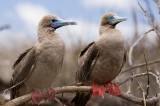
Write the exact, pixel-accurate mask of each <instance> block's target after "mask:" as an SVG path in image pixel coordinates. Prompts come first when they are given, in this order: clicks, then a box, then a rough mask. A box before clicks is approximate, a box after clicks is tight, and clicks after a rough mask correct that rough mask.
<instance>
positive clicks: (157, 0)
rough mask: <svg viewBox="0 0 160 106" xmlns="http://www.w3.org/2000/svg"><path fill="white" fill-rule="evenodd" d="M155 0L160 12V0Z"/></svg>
mask: <svg viewBox="0 0 160 106" xmlns="http://www.w3.org/2000/svg"><path fill="white" fill-rule="evenodd" d="M153 1H154V2H155V3H156V5H157V7H158V10H159V14H160V1H159V0H153Z"/></svg>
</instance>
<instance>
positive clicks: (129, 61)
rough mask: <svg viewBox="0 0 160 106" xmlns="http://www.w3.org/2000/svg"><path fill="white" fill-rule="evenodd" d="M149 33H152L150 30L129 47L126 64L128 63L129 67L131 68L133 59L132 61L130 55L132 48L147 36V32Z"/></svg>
mask: <svg viewBox="0 0 160 106" xmlns="http://www.w3.org/2000/svg"><path fill="white" fill-rule="evenodd" d="M151 31H153V29H150V30H149V31H147V32H145V34H144V35H142V36H140V37H139V38H138V39H137V40H136V41H135V43H134V44H133V45H132V46H131V47H130V49H129V53H128V63H129V65H130V66H133V59H132V57H133V56H132V54H133V50H134V48H135V47H136V45H137V44H138V43H139V42H140V41H141V40H142V39H143V38H144V37H145V36H147V34H148V33H149V32H151Z"/></svg>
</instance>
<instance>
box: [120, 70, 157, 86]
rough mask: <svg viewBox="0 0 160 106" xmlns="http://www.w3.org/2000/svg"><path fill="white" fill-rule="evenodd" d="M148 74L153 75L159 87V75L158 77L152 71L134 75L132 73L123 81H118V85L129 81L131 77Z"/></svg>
mask: <svg viewBox="0 0 160 106" xmlns="http://www.w3.org/2000/svg"><path fill="white" fill-rule="evenodd" d="M148 74H149V75H151V76H153V77H155V79H156V82H157V84H158V86H159V88H160V79H159V77H158V76H157V75H156V74H154V73H152V72H148V73H140V74H135V75H133V76H131V77H128V78H126V79H125V80H124V81H120V82H118V85H122V84H123V83H125V82H127V81H129V80H131V79H133V78H135V77H141V76H146V75H148Z"/></svg>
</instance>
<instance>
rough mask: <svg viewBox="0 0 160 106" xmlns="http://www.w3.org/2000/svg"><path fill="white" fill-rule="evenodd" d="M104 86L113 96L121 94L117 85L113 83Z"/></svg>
mask: <svg viewBox="0 0 160 106" xmlns="http://www.w3.org/2000/svg"><path fill="white" fill-rule="evenodd" d="M105 87H106V90H107V92H108V93H109V94H111V95H113V96H118V95H120V94H121V90H120V88H119V86H118V85H117V84H115V83H107V84H106V86H105Z"/></svg>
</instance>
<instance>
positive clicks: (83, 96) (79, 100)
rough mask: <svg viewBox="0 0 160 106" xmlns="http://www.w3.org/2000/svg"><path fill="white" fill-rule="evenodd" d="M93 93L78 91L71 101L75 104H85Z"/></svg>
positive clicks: (79, 105)
mask: <svg viewBox="0 0 160 106" xmlns="http://www.w3.org/2000/svg"><path fill="white" fill-rule="evenodd" d="M91 96H92V93H91V92H90V93H80V92H77V93H76V96H75V97H74V98H73V99H72V101H71V103H74V104H75V106H85V105H86V103H87V102H88V100H89V99H90V98H91Z"/></svg>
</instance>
